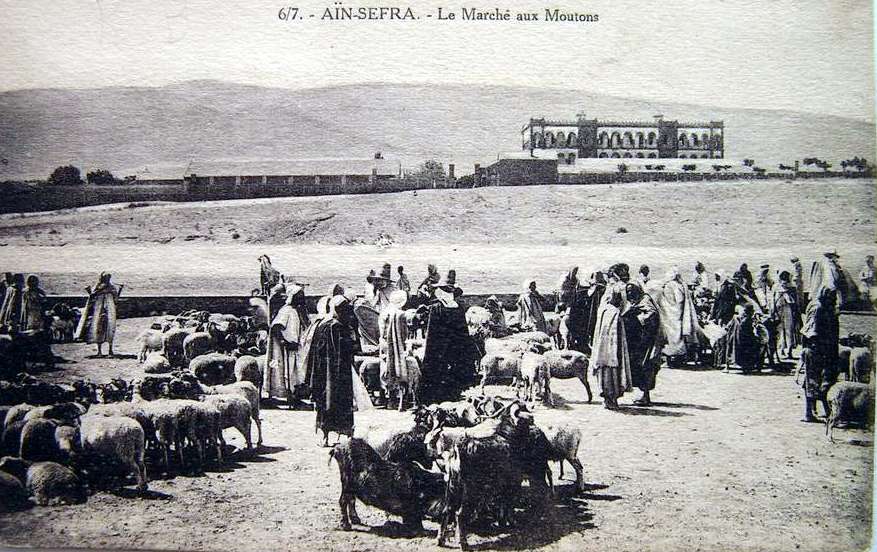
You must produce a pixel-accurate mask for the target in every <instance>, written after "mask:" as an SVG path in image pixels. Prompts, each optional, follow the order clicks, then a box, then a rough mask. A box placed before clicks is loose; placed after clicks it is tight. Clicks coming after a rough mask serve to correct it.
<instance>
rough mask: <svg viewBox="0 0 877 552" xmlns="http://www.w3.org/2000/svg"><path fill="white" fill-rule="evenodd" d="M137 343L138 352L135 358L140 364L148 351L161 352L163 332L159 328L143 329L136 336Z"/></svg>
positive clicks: (147, 354)
mask: <svg viewBox="0 0 877 552" xmlns="http://www.w3.org/2000/svg"><path fill="white" fill-rule="evenodd" d="M136 341H137V343H139V344H140V352H139V353H138V354H137V360H138V361H139V362H140V363H141V364H142V363H143V362H144V361H145V360H146V357H147V356H149V354H150V353H158V352H161V351H162V350H163V348H164V334H163V333H162V332H161V330H153V329H149V330H143V332H142V333H141V334H140V335H138V336H137V339H136Z"/></svg>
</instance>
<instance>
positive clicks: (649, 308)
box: [621, 283, 661, 406]
mask: <svg viewBox="0 0 877 552" xmlns="http://www.w3.org/2000/svg"><path fill="white" fill-rule="evenodd" d="M625 293H626V294H627V303H628V305H629V306H628V307H627V310H625V311H624V312H623V313H622V314H621V316H622V319H623V321H624V334H625V338H626V339H627V350H628V354H629V355H630V373H631V384H632V385H633V386H634V387H637V388H638V389H639V390H640V391H642V393H643V394H642V397H641V398H639V399H637V400H635V401H633V404H635V405H637V406H649V405H650V404H651V391H652V389H654V388H655V376H656V375H657V374H658V369H659V368H660V367H661V342H660V335H661V320H660V315H659V314H658V307H657V305H655V302H654V301H653V300H652V298H651V297H649V296H648V295H647V294H646V293H644V292H643V290H642V288H641V287H639V286H638V285H636V284H632V283H631V284H627V286H626V287H625Z"/></svg>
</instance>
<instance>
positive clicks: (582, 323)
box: [566, 288, 591, 353]
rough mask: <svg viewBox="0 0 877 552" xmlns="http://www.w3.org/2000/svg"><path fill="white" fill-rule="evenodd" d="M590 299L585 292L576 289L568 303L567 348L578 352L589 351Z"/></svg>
mask: <svg viewBox="0 0 877 552" xmlns="http://www.w3.org/2000/svg"><path fill="white" fill-rule="evenodd" d="M590 301H591V298H590V297H589V296H588V293H587V290H585V289H582V288H578V289H577V290H576V291H575V292H574V293H573V299H572V300H571V302H570V303H569V310H568V311H567V319H566V326H567V328H568V329H569V335H568V338H567V339H568V340H569V343H567V348H568V349H572V350H574V351H579V352H582V353H584V352H587V351H588V350H589V346H590V343H589V336H588V325H589V322H590V320H589V316H590V312H591V311H590V306H591V303H590Z"/></svg>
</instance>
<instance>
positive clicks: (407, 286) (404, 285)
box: [396, 265, 411, 295]
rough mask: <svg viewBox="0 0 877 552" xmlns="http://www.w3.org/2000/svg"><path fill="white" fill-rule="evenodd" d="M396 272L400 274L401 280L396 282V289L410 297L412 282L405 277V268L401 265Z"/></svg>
mask: <svg viewBox="0 0 877 552" xmlns="http://www.w3.org/2000/svg"><path fill="white" fill-rule="evenodd" d="M396 272H398V273H399V280H398V282H396V287H398V288H399V289H400V290H402V291H404V292H405V294H406V295H410V294H411V282H409V281H408V276H406V275H405V268H404V267H403V266H402V265H399V266H398V267H397V268H396Z"/></svg>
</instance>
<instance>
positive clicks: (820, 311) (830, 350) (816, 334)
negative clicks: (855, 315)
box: [801, 286, 840, 422]
mask: <svg viewBox="0 0 877 552" xmlns="http://www.w3.org/2000/svg"><path fill="white" fill-rule="evenodd" d="M836 304H837V291H836V290H834V289H831V288H830V287H828V286H822V287H820V288H818V289H816V296H815V297H813V298H811V299H810V302H809V303H808V304H807V314H806V316H805V319H804V326H803V327H802V328H801V335H802V336H803V341H804V349H803V351H802V353H801V358H802V363H803V364H804V370H805V374H806V378H805V381H804V418H803V421H805V422H812V421H815V409H816V401H817V400H819V401H821V402H822V406H823V408H824V409H825V413H826V415H828V403H827V401H826V399H825V394H826V393H827V392H828V389H829V388H830V387H831V386H832V385H833V384H834V383H835V381H836V380H837V362H838V348H839V337H840V327H839V324H838V315H837V310H836Z"/></svg>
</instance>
